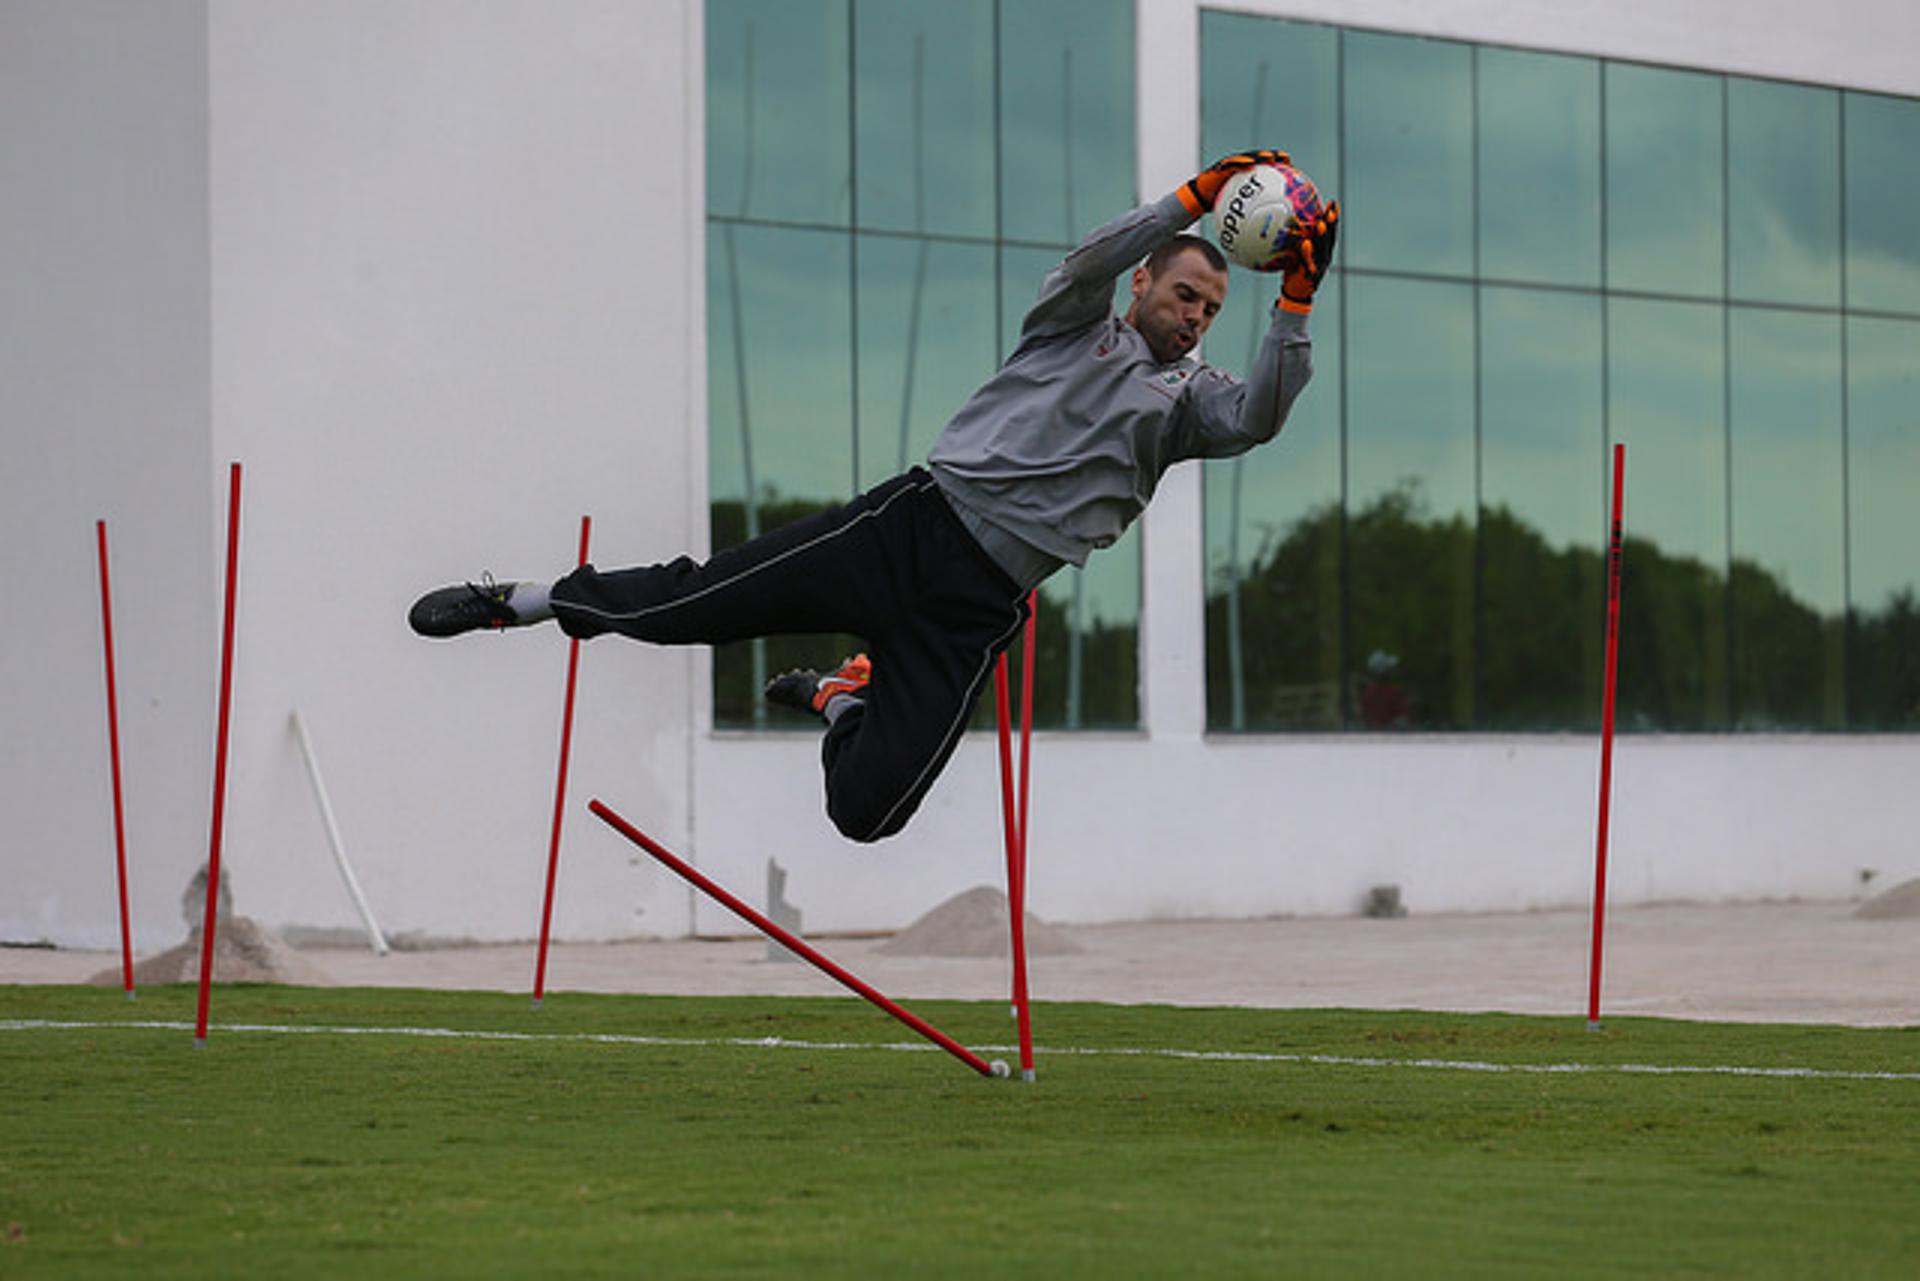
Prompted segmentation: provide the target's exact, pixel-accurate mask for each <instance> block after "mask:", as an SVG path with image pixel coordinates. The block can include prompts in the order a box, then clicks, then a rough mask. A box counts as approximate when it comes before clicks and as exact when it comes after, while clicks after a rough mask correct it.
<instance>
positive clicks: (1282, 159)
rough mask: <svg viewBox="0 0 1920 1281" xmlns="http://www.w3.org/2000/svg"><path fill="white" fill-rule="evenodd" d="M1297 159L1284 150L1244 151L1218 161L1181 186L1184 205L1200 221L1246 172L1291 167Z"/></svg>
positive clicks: (1181, 197)
mask: <svg viewBox="0 0 1920 1281" xmlns="http://www.w3.org/2000/svg"><path fill="white" fill-rule="evenodd" d="M1292 163H1293V157H1292V156H1289V155H1288V154H1287V153H1286V152H1284V151H1240V152H1236V153H1234V154H1233V155H1231V156H1228V157H1227V158H1226V159H1224V160H1216V161H1215V162H1214V163H1213V164H1211V165H1208V166H1207V167H1206V168H1205V169H1202V170H1201V171H1200V172H1199V173H1197V174H1195V175H1194V176H1193V177H1192V178H1190V179H1188V180H1187V181H1186V182H1185V183H1184V184H1182V185H1181V187H1180V203H1181V204H1183V205H1185V206H1186V207H1187V212H1188V213H1190V214H1192V215H1193V216H1194V217H1196V218H1198V217H1199V216H1200V215H1201V214H1203V213H1207V212H1209V211H1210V210H1212V208H1213V202H1214V201H1216V200H1218V199H1219V198H1220V190H1221V188H1223V187H1225V186H1226V185H1227V182H1228V180H1229V179H1231V178H1232V177H1233V175H1235V174H1237V173H1245V172H1246V171H1247V170H1249V169H1252V168H1254V167H1255V166H1257V165H1290V164H1292Z"/></svg>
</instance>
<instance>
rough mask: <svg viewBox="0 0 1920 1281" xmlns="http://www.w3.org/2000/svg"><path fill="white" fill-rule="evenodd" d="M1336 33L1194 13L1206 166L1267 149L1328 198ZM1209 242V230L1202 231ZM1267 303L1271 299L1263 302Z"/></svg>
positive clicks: (1334, 190) (1334, 167)
mask: <svg viewBox="0 0 1920 1281" xmlns="http://www.w3.org/2000/svg"><path fill="white" fill-rule="evenodd" d="M1338 39H1339V37H1338V33H1337V32H1336V31H1335V30H1334V29H1333V28H1332V27H1322V26H1315V25H1313V24H1310V23H1303V22H1284V21H1280V22H1276V21H1274V20H1273V19H1270V18H1252V17H1247V16H1245V15H1242V14H1232V13H1215V12H1213V11H1211V10H1202V11H1201V14H1200V46H1201V54H1200V57H1201V65H1202V66H1204V67H1205V68H1206V74H1205V75H1203V76H1201V78H1200V138H1201V142H1200V150H1201V153H1202V156H1203V157H1204V159H1205V160H1206V161H1207V162H1208V163H1211V162H1212V161H1214V160H1217V159H1219V158H1220V157H1221V156H1226V155H1231V154H1233V153H1234V152H1236V151H1245V150H1247V149H1248V148H1250V147H1274V148H1278V149H1280V150H1282V151H1285V152H1287V153H1288V154H1289V155H1291V156H1292V157H1293V162H1294V163H1295V164H1296V165H1299V166H1300V167H1301V168H1302V169H1304V170H1306V172H1307V173H1308V174H1310V175H1311V176H1312V177H1313V180H1314V182H1315V183H1316V184H1317V185H1318V186H1319V188H1320V190H1321V192H1322V193H1323V194H1324V195H1326V196H1327V197H1328V198H1330V199H1331V198H1334V197H1337V196H1338V195H1339V193H1340V190H1341V183H1340V178H1341V174H1340V133H1339V114H1340V88H1339V86H1340V76H1339V67H1340V63H1339V55H1338V51H1337V42H1338ZM1206 231H1207V234H1208V235H1212V234H1213V231H1212V224H1211V223H1210V222H1209V223H1208V224H1207V225H1206ZM1268 301H1269V302H1271V301H1272V300H1271V299H1268Z"/></svg>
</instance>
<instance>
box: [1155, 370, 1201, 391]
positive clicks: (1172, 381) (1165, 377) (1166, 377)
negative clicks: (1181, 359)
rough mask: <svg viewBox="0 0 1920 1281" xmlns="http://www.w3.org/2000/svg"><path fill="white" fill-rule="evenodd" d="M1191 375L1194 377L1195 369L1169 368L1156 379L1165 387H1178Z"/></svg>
mask: <svg viewBox="0 0 1920 1281" xmlns="http://www.w3.org/2000/svg"><path fill="white" fill-rule="evenodd" d="M1191 377H1193V370H1192V369H1190V368H1181V369H1169V370H1167V371H1166V372H1165V373H1163V374H1160V375H1158V376H1157V377H1156V381H1157V382H1159V384H1160V385H1161V386H1163V387H1178V386H1179V385H1180V384H1181V383H1183V382H1185V381H1187V379H1189V378H1191Z"/></svg>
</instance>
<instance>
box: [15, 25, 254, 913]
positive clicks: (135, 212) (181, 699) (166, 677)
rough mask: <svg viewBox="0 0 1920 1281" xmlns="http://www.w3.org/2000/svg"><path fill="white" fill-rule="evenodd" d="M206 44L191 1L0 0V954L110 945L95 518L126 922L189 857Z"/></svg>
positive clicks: (205, 325)
mask: <svg viewBox="0 0 1920 1281" xmlns="http://www.w3.org/2000/svg"><path fill="white" fill-rule="evenodd" d="M206 47H207V32H206V16H205V11H204V6H203V5H201V4H199V3H194V2H182V0H173V2H156V3H153V4H144V5H126V4H119V3H102V2H100V0H80V2H79V3H66V2H65V0H8V2H7V3H6V4H3V5H0V442H4V445H3V447H0V593H4V596H5V598H6V600H7V601H8V602H9V603H8V606H7V610H6V614H7V617H6V621H5V624H4V626H0V814H4V815H5V816H6V822H5V824H4V825H3V826H0V939H9V940H35V939H40V938H51V939H57V940H61V941H67V942H89V943H97V944H102V945H105V944H107V943H109V942H112V941H115V940H117V938H118V936H119V925H118V916H117V913H118V909H117V906H116V893H115V875H114V841H113V802H112V794H111V787H110V771H109V768H108V753H107V718H106V713H105V710H104V705H105V688H104V676H103V670H102V668H103V665H102V660H101V634H100V633H101V626H100V588H99V580H98V569H97V558H96V553H95V540H94V522H95V521H96V520H100V519H104V520H106V521H107V524H108V531H107V532H108V542H109V546H110V552H111V557H112V561H111V564H112V576H113V581H114V623H115V626H116V629H117V631H118V633H119V635H118V640H119V646H118V649H119V664H118V669H119V670H118V679H119V700H120V726H121V750H122V753H123V755H124V757H125V760H126V762H127V773H126V788H125V799H126V810H127V823H128V828H129V837H128V840H129V844H130V846H131V848H132V867H131V877H132V882H133V888H132V897H133V898H134V900H135V901H136V902H138V903H140V904H141V905H142V908H141V915H140V920H141V921H142V922H143V923H154V922H165V921H169V920H170V921H172V922H176V923H177V922H178V921H179V909H178V902H179V894H180V890H181V889H182V888H183V887H184V886H185V884H186V879H187V876H188V875H189V873H190V871H191V866H192V863H193V857H194V856H193V853H192V851H193V850H194V849H195V848H196V847H198V848H199V850H200V857H202V858H204V857H205V853H206V840H207V811H208V802H209V799H210V797H211V794H212V793H211V781H210V780H211V768H210V762H211V753H210V752H209V751H208V750H207V749H208V745H209V744H210V743H211V741H212V733H213V674H214V667H213V664H212V661H211V655H212V654H213V652H214V645H215V643H216V638H217V632H218V626H219V615H218V609H219V603H218V599H217V597H216V594H215V592H216V577H215V571H214V568H213V564H214V562H213V561H212V560H211V559H210V558H209V555H208V549H209V545H210V538H211V537H212V525H211V523H210V522H211V516H210V513H211V512H212V510H213V493H214V480H213V476H212V469H211V467H210V466H209V458H208V450H209V443H208V438H207V416H208V390H207V377H206V369H207V351H208V342H209V303H208V270H207V268H208V263H207V234H206V227H207V72H206V61H207V53H206ZM170 941H171V940H170Z"/></svg>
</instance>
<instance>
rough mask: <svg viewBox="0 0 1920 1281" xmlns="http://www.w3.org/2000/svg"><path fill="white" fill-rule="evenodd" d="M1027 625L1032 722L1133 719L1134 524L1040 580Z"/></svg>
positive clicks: (1112, 725)
mask: <svg viewBox="0 0 1920 1281" xmlns="http://www.w3.org/2000/svg"><path fill="white" fill-rule="evenodd" d="M1034 627H1035V635H1034V648H1035V659H1034V672H1035V676H1034V704H1033V720H1034V724H1036V725H1046V726H1051V727H1056V728H1062V729H1128V728H1131V727H1133V726H1134V725H1137V724H1139V722H1140V527H1139V526H1138V525H1137V524H1136V525H1134V526H1133V527H1132V528H1130V529H1128V530H1127V532H1126V533H1124V534H1122V535H1121V536H1120V540H1119V541H1118V542H1116V543H1115V544H1114V545H1113V546H1111V547H1109V548H1106V549H1105V550H1103V551H1102V552H1100V553H1099V554H1098V555H1096V556H1092V557H1090V558H1088V560H1087V564H1086V567H1085V568H1084V569H1076V568H1074V567H1073V566H1071V565H1070V566H1068V567H1067V568H1066V569H1063V570H1061V571H1060V572H1059V573H1057V574H1055V575H1054V576H1053V577H1052V578H1049V579H1048V580H1047V581H1046V582H1045V583H1043V584H1042V585H1041V587H1040V600H1039V605H1038V611H1037V613H1036V614H1035V623H1034ZM984 711H985V709H982V712H983V714H984Z"/></svg>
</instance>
